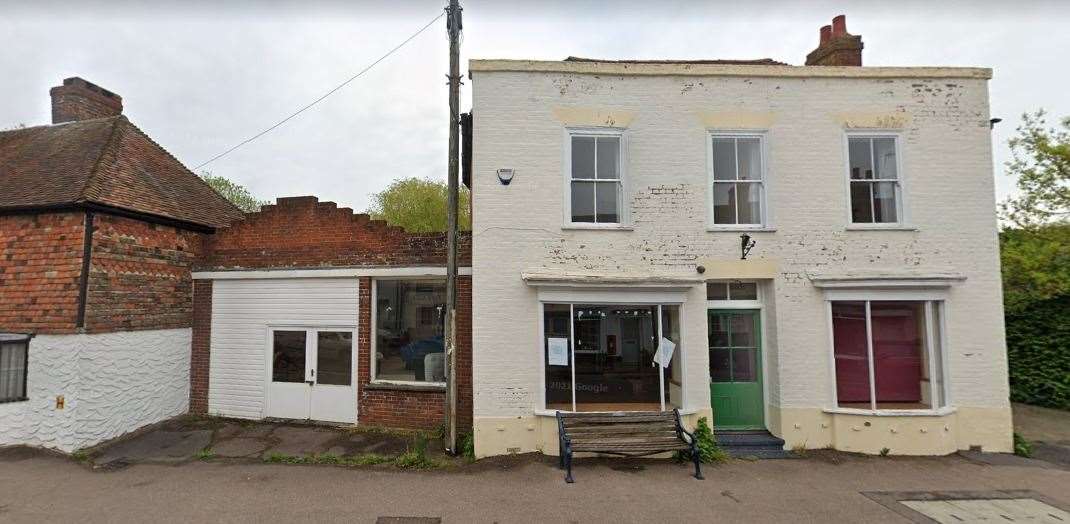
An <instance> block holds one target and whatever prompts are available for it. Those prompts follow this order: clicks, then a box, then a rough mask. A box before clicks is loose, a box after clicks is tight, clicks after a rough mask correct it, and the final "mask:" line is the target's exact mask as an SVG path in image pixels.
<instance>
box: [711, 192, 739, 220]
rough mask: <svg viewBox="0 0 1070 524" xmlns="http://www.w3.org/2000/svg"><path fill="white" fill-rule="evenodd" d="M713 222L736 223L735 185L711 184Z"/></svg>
mask: <svg viewBox="0 0 1070 524" xmlns="http://www.w3.org/2000/svg"><path fill="white" fill-rule="evenodd" d="M713 223H714V224H735V223H736V185H735V184H714V185H713Z"/></svg>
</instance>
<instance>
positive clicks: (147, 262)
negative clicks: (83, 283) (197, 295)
mask: <svg viewBox="0 0 1070 524" xmlns="http://www.w3.org/2000/svg"><path fill="white" fill-rule="evenodd" d="M93 225H94V232H93V252H92V256H91V257H90V259H91V269H90V278H89V292H88V296H87V302H86V330H87V331H89V332H108V331H130V330H139V329H171V328H178V327H189V326H190V325H191V324H192V320H193V280H192V278H191V276H190V268H191V267H192V266H193V263H194V260H195V259H196V257H197V256H198V254H199V253H200V251H201V246H202V243H203V239H202V237H203V235H202V234H200V233H194V232H190V231H185V230H181V229H177V228H174V227H171V226H164V225H158V224H150V223H148V222H143V221H141V220H135V219H131V218H125V217H118V216H112V215H105V214H99V213H98V214H97V215H96V217H95V220H94V224H93Z"/></svg>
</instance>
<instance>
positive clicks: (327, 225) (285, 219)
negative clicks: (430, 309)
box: [199, 196, 471, 269]
mask: <svg viewBox="0 0 1070 524" xmlns="http://www.w3.org/2000/svg"><path fill="white" fill-rule="evenodd" d="M469 239H470V237H469V236H468V235H462V237H461V244H460V249H459V253H461V255H460V260H461V261H462V264H464V265H467V264H468V261H469V260H470V256H469V254H470V253H471V247H470V243H469ZM445 263H446V235H445V234H442V233H429V234H414V233H407V232H406V231H405V230H404V229H402V228H399V227H393V226H389V225H387V224H386V222H383V221H381V220H372V219H371V218H370V217H369V216H368V215H365V214H354V213H353V210H352V209H348V208H339V207H338V206H337V205H336V204H335V203H334V202H320V201H319V200H318V199H316V197H311V196H304V197H291V198H280V199H278V202H277V203H276V204H274V205H267V206H264V207H262V208H261V210H260V211H259V212H257V213H249V214H248V215H246V218H245V220H243V221H241V222H239V223H237V224H234V225H233V226H231V227H228V228H225V229H221V230H219V231H218V232H216V234H214V235H212V237H211V238H209V239H208V240H207V246H206V252H205V256H204V258H203V259H202V260H201V261H200V263H199V267H201V268H203V269H254V268H310V267H353V266H419V265H444V264H445Z"/></svg>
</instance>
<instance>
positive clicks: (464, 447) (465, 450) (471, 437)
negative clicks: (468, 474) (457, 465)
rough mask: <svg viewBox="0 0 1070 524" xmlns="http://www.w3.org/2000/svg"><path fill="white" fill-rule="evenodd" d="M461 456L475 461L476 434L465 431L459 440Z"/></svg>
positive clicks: (466, 459) (468, 460)
mask: <svg viewBox="0 0 1070 524" xmlns="http://www.w3.org/2000/svg"><path fill="white" fill-rule="evenodd" d="M461 456H462V457H464V460H465V461H467V462H475V461H476V435H475V433H467V434H465V436H464V440H462V441H461Z"/></svg>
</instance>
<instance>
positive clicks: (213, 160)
mask: <svg viewBox="0 0 1070 524" xmlns="http://www.w3.org/2000/svg"><path fill="white" fill-rule="evenodd" d="M443 16H446V13H445V11H443V12H442V13H439V15H438V16H436V17H434V18H432V19H431V21H430V22H428V23H427V24H425V25H424V26H423V27H421V28H420V30H419V31H416V32H415V33H413V34H412V35H411V36H409V37H408V38H406V39H405V40H403V41H402V42H401V43H400V44H398V45H396V46H394V48H393V49H391V50H390V51H387V52H386V54H385V55H383V56H381V57H379V58H378V59H377V60H376V61H374V62H372V63H370V64H368V66H367V67H365V68H364V69H361V70H360V71H359V72H357V74H355V75H353V76H351V77H349V78H348V79H346V81H345V82H342V83H341V84H338V85H337V86H334V88H333V89H331V90H330V91H327V92H326V93H324V94H323V96H320V97H319V98H317V99H315V100H313V101H311V102H309V103H308V104H306V105H304V106H302V107H301V108H300V109H298V110H297V111H294V112H293V113H291V114H290V115H289V116H287V117H286V118H283V119H282V120H279V121H278V122H276V123H275V124H274V125H272V126H271V127H269V128H267V129H265V130H263V131H261V132H259V133H257V134H255V135H253V136H251V137H249V138H246V139H245V140H242V141H241V142H239V143H238V144H237V145H235V146H234V147H231V148H230V149H227V150H226V151H223V152H222V153H219V154H218V155H216V156H214V157H212V158H210V159H208V160H207V161H205V162H202V163H200V164H199V165H197V167H194V168H193V171H196V170H198V169H200V168H202V167H204V166H206V165H208V164H211V163H212V162H215V161H216V160H219V159H220V158H223V157H224V156H227V155H229V154H230V153H232V152H234V151H235V150H237V149H238V148H240V147H242V146H244V145H245V144H248V143H249V142H252V141H253V140H256V139H257V138H260V137H262V136H264V135H266V134H268V133H270V132H271V131H273V130H274V129H275V128H277V127H279V126H281V125H283V124H285V123H286V122H288V121H290V120H291V119H292V118H294V117H295V116H297V115H300V114H301V113H304V112H305V111H306V110H308V109H309V108H311V107H312V106H314V105H316V104H318V103H320V102H322V101H323V100H324V99H325V98H327V97H329V96H331V95H333V94H334V93H335V92H337V91H338V90H339V89H342V88H343V87H345V86H346V85H348V84H349V83H350V82H352V81H354V80H356V79H358V78H360V77H361V76H362V75H364V73H367V72H368V71H370V70H371V69H372V68H373V67H375V66H376V65H377V64H378V63H379V62H382V61H383V60H386V59H387V57H389V56H390V55H392V54H394V53H395V52H396V51H397V50H398V49H401V48H402V47H404V46H405V44H407V43H409V42H411V41H412V39H414V38H416V37H417V36H420V33H423V32H424V31H426V30H427V28H429V27H431V25H432V24H434V23H435V22H437V21H438V19H439V18H442V17H443Z"/></svg>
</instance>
